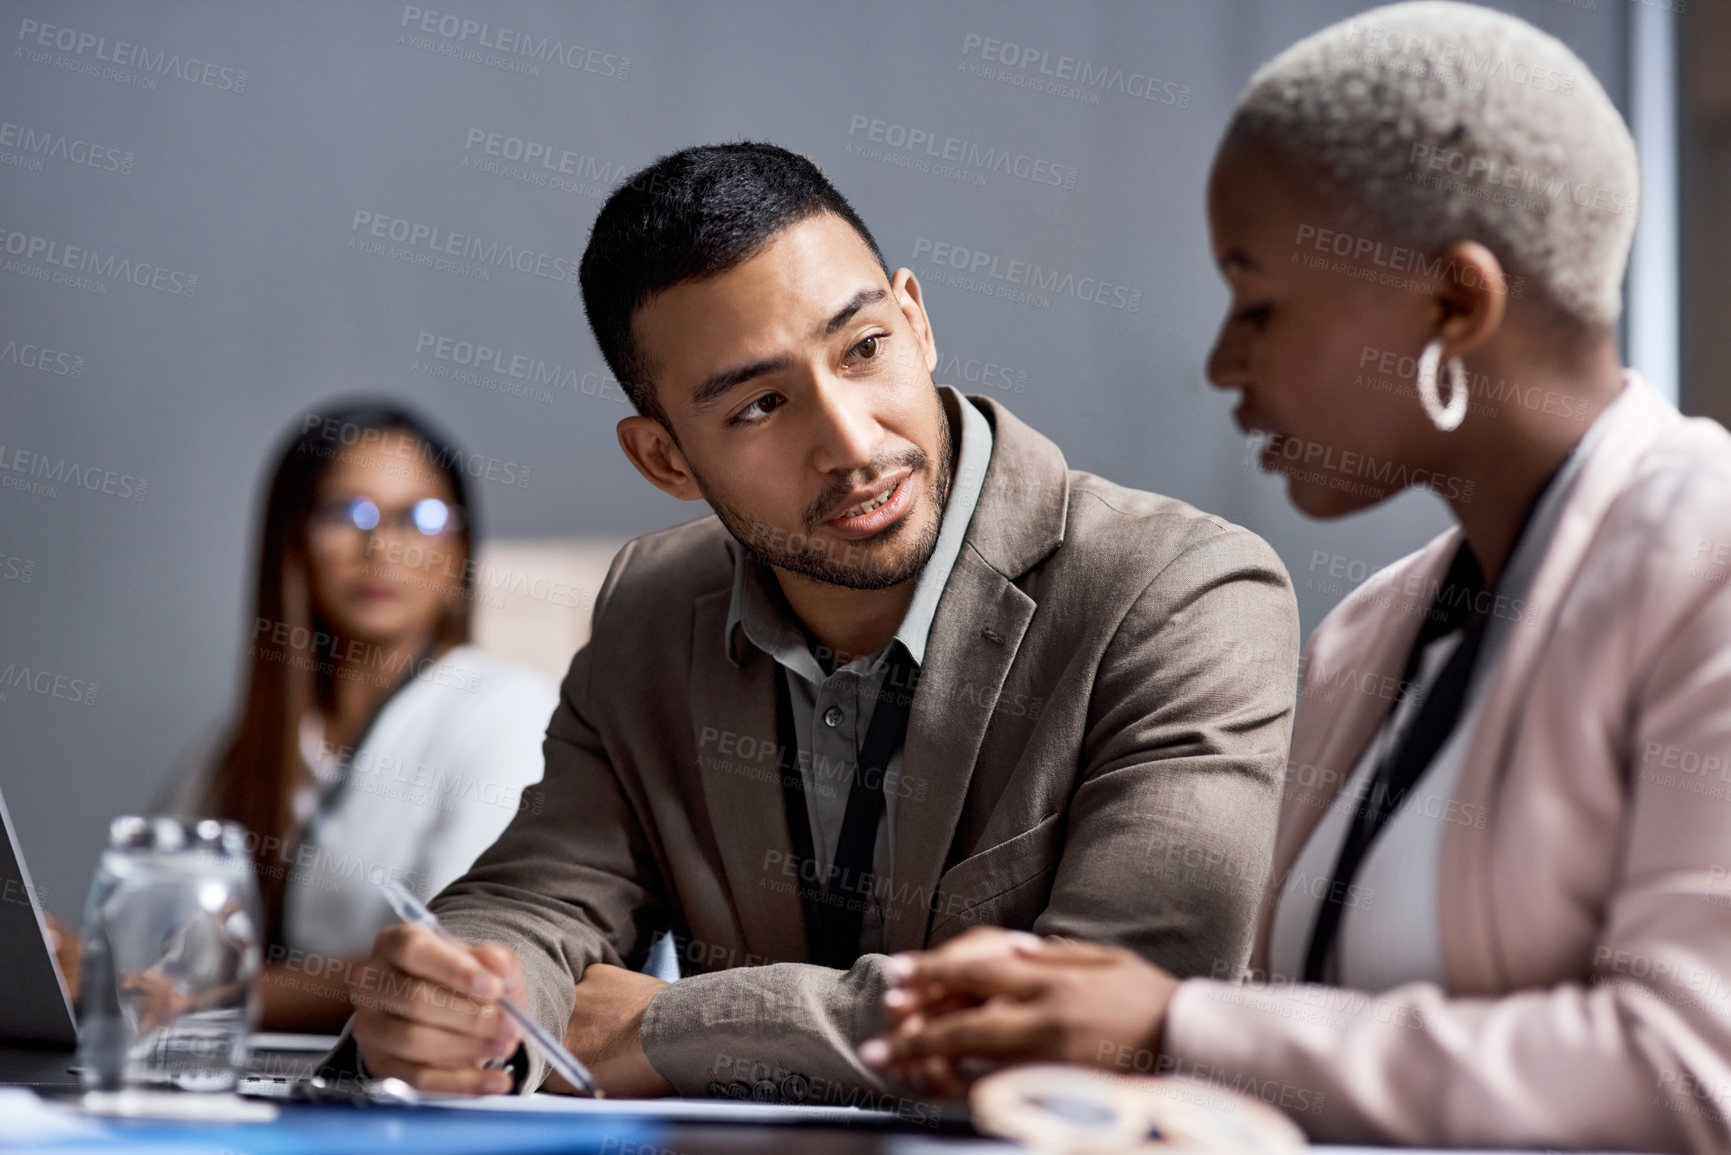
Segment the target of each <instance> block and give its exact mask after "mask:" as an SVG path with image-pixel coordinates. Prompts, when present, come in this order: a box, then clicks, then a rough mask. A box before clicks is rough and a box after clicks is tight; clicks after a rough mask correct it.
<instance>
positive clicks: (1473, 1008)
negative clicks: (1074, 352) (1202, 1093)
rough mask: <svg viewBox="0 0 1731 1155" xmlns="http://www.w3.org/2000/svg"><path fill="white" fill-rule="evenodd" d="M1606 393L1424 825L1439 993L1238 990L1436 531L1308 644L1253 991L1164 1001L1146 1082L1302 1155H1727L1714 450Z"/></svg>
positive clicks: (1413, 987)
mask: <svg viewBox="0 0 1731 1155" xmlns="http://www.w3.org/2000/svg"><path fill="white" fill-rule="evenodd" d="M1628 388H1629V390H1632V392H1631V393H1629V394H1628V395H1627V396H1625V397H1624V398H1623V404H1622V405H1621V406H1620V407H1619V409H1618V410H1617V411H1616V412H1615V413H1614V414H1612V416H1611V418H1610V424H1609V425H1608V427H1607V428H1606V430H1605V431H1604V433H1605V435H1604V436H1603V437H1602V438H1601V439H1600V440H1599V442H1598V444H1597V445H1596V446H1595V448H1594V449H1593V451H1592V453H1591V456H1590V457H1589V458H1588V459H1587V460H1586V461H1585V462H1584V463H1583V466H1582V469H1581V472H1580V474H1579V476H1578V478H1577V481H1576V485H1575V488H1574V490H1573V491H1572V492H1571V493H1570V495H1569V497H1568V499H1567V502H1566V504H1565V507H1564V509H1563V512H1562V517H1561V520H1560V521H1559V522H1558V524H1557V528H1556V531H1555V534H1554V536H1553V537H1552V539H1551V542H1550V544H1549V547H1548V549H1547V551H1546V554H1545V557H1544V559H1543V561H1542V563H1541V565H1540V568H1539V570H1538V572H1537V574H1536V576H1535V578H1534V581H1533V585H1532V588H1531V589H1530V591H1529V596H1528V597H1527V598H1526V599H1524V600H1523V602H1522V603H1520V604H1516V603H1509V604H1505V605H1503V606H1501V607H1498V608H1497V610H1496V611H1495V612H1498V613H1501V614H1503V615H1505V616H1507V617H1509V618H1510V619H1511V620H1515V621H1517V623H1518V627H1517V628H1516V629H1514V631H1513V635H1512V637H1511V640H1510V641H1509V643H1508V646H1507V648H1506V649H1505V650H1504V652H1503V656H1502V660H1501V662H1500V664H1499V665H1498V666H1497V667H1496V668H1495V669H1494V670H1493V671H1492V672H1491V674H1490V677H1491V679H1492V680H1491V682H1490V684H1489V687H1488V694H1489V698H1488V699H1487V701H1486V703H1485V708H1484V710H1483V712H1482V713H1481V715H1480V716H1479V718H1478V721H1477V725H1476V728H1475V729H1474V731H1473V733H1472V736H1471V738H1470V744H1469V747H1468V753H1467V756H1466V761H1465V764H1464V766H1463V767H1462V771H1461V777H1460V781H1459V784H1458V787H1457V790H1456V793H1455V799H1456V802H1457V805H1455V806H1453V807H1441V806H1439V807H1436V809H1437V814H1436V818H1437V820H1438V821H1440V822H1444V823H1445V824H1446V825H1445V829H1444V834H1443V839H1442V849H1441V861H1440V870H1439V874H1440V878H1439V891H1438V896H1437V897H1438V904H1439V912H1440V922H1441V927H1440V931H1441V948H1442V955H1443V958H1442V962H1443V973H1444V974H1445V975H1446V982H1445V983H1444V984H1443V985H1442V986H1441V987H1439V986H1437V985H1434V984H1430V983H1413V984H1410V985H1406V986H1402V987H1398V988H1396V989H1394V990H1390V991H1385V992H1368V993H1366V992H1353V991H1346V990H1337V989H1332V988H1326V987H1316V986H1306V985H1303V984H1293V983H1290V982H1287V981H1285V980H1283V979H1279V978H1275V979H1268V978H1267V976H1266V975H1265V974H1263V973H1262V972H1263V970H1264V969H1265V968H1266V965H1267V941H1268V934H1269V929H1270V927H1271V925H1272V921H1273V911H1274V899H1275V897H1276V896H1277V895H1278V893H1279V889H1280V884H1281V882H1282V880H1283V879H1284V878H1285V876H1286V872H1287V871H1288V870H1289V869H1290V868H1291V867H1292V864H1293V862H1294V861H1295V860H1296V859H1297V857H1298V855H1299V852H1300V850H1301V849H1302V847H1303V846H1304V843H1305V840H1306V838H1307V837H1308V836H1309V834H1310V832H1311V830H1312V829H1313V827H1314V826H1315V824H1316V823H1317V821H1318V820H1319V819H1320V818H1321V817H1322V814H1323V812H1324V810H1325V809H1326V808H1327V807H1328V805H1329V804H1330V802H1331V801H1332V800H1333V799H1334V797H1335V796H1336V794H1337V793H1338V791H1339V788H1340V786H1341V784H1342V781H1343V779H1344V778H1345V777H1346V776H1347V775H1348V774H1349V773H1350V772H1351V770H1352V767H1353V765H1354V764H1355V763H1356V761H1357V759H1358V757H1359V755H1360V753H1361V752H1362V751H1363V750H1364V748H1365V745H1366V744H1367V742H1368V741H1369V740H1370V738H1371V736H1372V735H1373V734H1374V733H1375V731H1376V730H1377V728H1378V726H1379V725H1380V723H1381V722H1382V720H1383V717H1384V715H1385V713H1386V712H1387V710H1388V709H1389V708H1390V706H1391V704H1392V702H1391V699H1392V694H1389V693H1386V692H1384V691H1385V689H1386V687H1387V686H1388V685H1390V684H1392V682H1393V680H1397V679H1399V677H1400V676H1401V671H1402V668H1403V664H1404V662H1405V659H1406V655H1407V652H1408V650H1409V649H1410V647H1411V645H1412V642H1413V639H1414V637H1415V636H1416V633H1417V630H1418V625H1419V619H1420V617H1421V616H1422V614H1423V613H1424V611H1425V610H1426V608H1427V607H1428V606H1429V604H1430V598H1431V596H1432V594H1433V592H1434V588H1435V583H1437V582H1439V581H1441V580H1442V578H1443V576H1444V574H1445V572H1446V570H1447V567H1448V563H1449V560H1450V558H1451V556H1452V554H1453V552H1454V550H1455V547H1456V544H1457V543H1458V541H1459V531H1458V530H1451V531H1450V532H1448V533H1446V534H1444V535H1442V536H1441V537H1439V538H1438V539H1436V540H1435V541H1433V542H1431V543H1430V545H1428V546H1426V547H1425V548H1424V549H1422V550H1420V551H1419V552H1417V553H1415V554H1413V555H1411V556H1410V557H1407V558H1405V559H1403V560H1401V561H1400V562H1398V563H1396V564H1395V565H1394V566H1392V567H1390V568H1389V569H1388V570H1385V571H1383V572H1382V573H1380V574H1378V575H1376V576H1375V577H1374V578H1373V579H1371V580H1370V581H1367V582H1366V583H1365V584H1364V585H1363V586H1361V587H1360V588H1359V589H1357V590H1355V591H1354V592H1353V594H1352V595H1351V596H1350V597H1348V598H1347V599H1346V600H1345V601H1344V602H1343V603H1342V604H1341V605H1340V606H1338V607H1337V608H1336V609H1335V611H1334V612H1333V613H1331V614H1330V615H1329V616H1328V618H1327V619H1326V620H1324V621H1323V623H1322V624H1321V625H1320V626H1318V627H1317V629H1316V632H1315V633H1314V634H1313V635H1312V636H1311V638H1310V641H1309V644H1308V646H1307V649H1306V653H1305V658H1304V667H1303V670H1304V685H1305V687H1306V690H1305V693H1304V695H1303V696H1301V698H1300V702H1299V709H1298V715H1297V719H1296V721H1295V723H1294V728H1293V738H1292V754H1291V759H1290V761H1289V763H1288V767H1287V781H1286V788H1285V793H1284V795H1283V798H1282V803H1281V819H1280V826H1279V831H1278V834H1277V842H1276V846H1275V857H1274V867H1273V874H1272V876H1271V879H1270V883H1269V887H1268V889H1267V892H1266V894H1265V897H1264V901H1263V910H1262V918H1261V923H1260V927H1259V932H1258V936H1257V946H1256V950H1255V953H1254V955H1253V957H1252V965H1253V966H1254V967H1255V968H1256V969H1257V972H1258V973H1257V974H1256V975H1254V976H1253V980H1255V981H1253V982H1252V983H1251V984H1249V985H1239V984H1236V983H1232V982H1228V981H1223V980H1210V979H1192V980H1189V981H1186V982H1185V983H1184V984H1182V986H1181V987H1180V990H1179V993H1178V995H1177V997H1176V998H1175V999H1174V1001H1173V1004H1172V1008H1171V1013H1170V1017H1169V1019H1168V1022H1167V1026H1166V1034H1165V1040H1164V1050H1165V1055H1164V1057H1163V1059H1162V1064H1163V1065H1166V1066H1171V1067H1174V1068H1175V1069H1176V1070H1178V1071H1181V1072H1188V1073H1191V1074H1194V1075H1199V1076H1204V1077H1211V1078H1216V1079H1221V1080H1224V1081H1225V1082H1227V1083H1228V1084H1230V1085H1236V1086H1238V1087H1240V1088H1241V1089H1243V1090H1246V1091H1248V1092H1250V1093H1252V1094H1256V1095H1258V1096H1259V1097H1261V1098H1263V1099H1265V1100H1267V1101H1269V1102H1275V1103H1279V1104H1281V1105H1283V1106H1284V1107H1285V1108H1286V1109H1287V1110H1288V1111H1289V1112H1290V1113H1292V1114H1293V1115H1294V1117H1295V1118H1297V1119H1298V1121H1299V1122H1300V1123H1301V1124H1303V1125H1304V1126H1305V1128H1306V1130H1307V1131H1308V1132H1309V1133H1310V1134H1311V1135H1312V1136H1313V1137H1316V1138H1320V1139H1330V1140H1346V1141H1373V1142H1393V1143H1406V1144H1421V1145H1432V1146H1436V1145H1448V1146H1454V1145H1459V1146H1493V1145H1496V1146H1553V1147H1577V1148H1579V1147H1597V1148H1614V1149H1630V1150H1633V1149H1640V1150H1684V1149H1688V1150H1698V1151H1706V1150H1713V1151H1728V1150H1731V1126H1728V1125H1727V1118H1728V1117H1731V435H1728V434H1727V433H1726V431H1725V430H1724V429H1723V428H1721V427H1720V426H1718V425H1716V424H1714V423H1713V422H1711V421H1706V420H1701V419H1685V418H1683V417H1681V416H1680V415H1679V414H1678V413H1677V412H1676V410H1674V409H1673V408H1672V407H1671V406H1670V405H1669V404H1668V403H1667V402H1665V401H1664V400H1663V399H1661V398H1660V397H1659V396H1658V395H1657V394H1655V393H1654V392H1652V390H1651V389H1650V388H1649V387H1648V386H1647V385H1646V384H1645V383H1644V382H1642V381H1641V380H1640V378H1639V377H1637V376H1635V375H1634V374H1630V384H1629V386H1628ZM1385 679H1386V681H1385ZM1319 687H1320V688H1321V689H1319Z"/></svg>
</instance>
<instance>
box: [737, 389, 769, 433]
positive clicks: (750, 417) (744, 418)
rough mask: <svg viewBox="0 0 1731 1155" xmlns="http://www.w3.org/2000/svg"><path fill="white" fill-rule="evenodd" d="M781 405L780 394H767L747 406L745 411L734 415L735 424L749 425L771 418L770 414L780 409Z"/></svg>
mask: <svg viewBox="0 0 1731 1155" xmlns="http://www.w3.org/2000/svg"><path fill="white" fill-rule="evenodd" d="M780 405H781V395H780V394H778V393H765V394H764V395H763V396H762V397H759V398H758V399H757V400H756V401H753V402H752V403H751V404H750V405H747V406H746V407H745V408H744V409H741V410H740V411H739V412H738V413H735V414H734V415H733V424H735V425H749V424H751V423H752V422H753V421H758V420H761V419H763V418H764V417H767V416H769V414H770V413H771V412H773V411H774V410H776V409H777V408H779V407H780Z"/></svg>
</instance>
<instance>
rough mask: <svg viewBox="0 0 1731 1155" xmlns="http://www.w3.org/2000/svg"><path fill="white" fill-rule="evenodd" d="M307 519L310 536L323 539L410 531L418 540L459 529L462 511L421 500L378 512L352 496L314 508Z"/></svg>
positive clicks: (430, 499)
mask: <svg viewBox="0 0 1731 1155" xmlns="http://www.w3.org/2000/svg"><path fill="white" fill-rule="evenodd" d="M310 520H311V525H312V530H313V533H314V534H315V535H318V536H320V537H323V538H326V539H330V538H332V537H335V536H343V535H346V534H347V533H348V532H349V531H351V530H357V529H358V530H360V531H361V532H362V533H383V532H385V531H386V530H387V529H391V530H396V531H398V532H407V531H408V530H411V529H412V530H414V531H415V533H416V534H418V535H419V536H421V537H438V536H439V535H440V534H444V533H455V532H456V531H457V530H459V529H461V528H462V526H463V511H462V510H461V509H458V508H457V507H456V506H454V505H450V504H448V503H446V502H443V501H440V500H439V499H438V498H436V497H424V498H422V499H421V500H420V501H417V502H415V504H413V505H411V506H408V507H406V508H403V509H393V510H381V509H380V508H379V506H378V503H377V502H375V501H373V500H372V499H371V498H367V497H355V498H350V499H349V500H347V501H328V502H325V503H324V504H323V505H320V506H316V507H315V508H314V509H313V511H312V516H311V519H310Z"/></svg>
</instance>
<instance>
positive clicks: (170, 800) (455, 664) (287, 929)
mask: <svg viewBox="0 0 1731 1155" xmlns="http://www.w3.org/2000/svg"><path fill="white" fill-rule="evenodd" d="M558 700H559V697H558V691H557V690H556V689H555V688H554V686H553V684H552V683H551V682H549V681H548V680H547V679H546V678H544V677H543V676H541V675H540V674H539V673H537V672H535V671H534V670H531V669H529V668H527V667H525V666H519V665H516V664H514V663H511V662H505V661H501V660H500V659H498V658H495V657H493V656H491V655H489V654H487V653H484V652H483V651H481V650H479V649H476V648H475V647H473V646H458V647H456V648H454V649H452V650H449V651H447V652H446V653H445V654H443V655H441V656H440V657H439V658H438V659H436V660H434V661H432V662H430V663H428V664H427V665H425V666H424V667H422V668H421V669H420V671H419V672H418V673H417V674H416V675H415V676H414V677H413V678H411V679H410V680H409V682H408V683H407V684H406V685H404V686H403V687H402V688H401V689H400V690H398V691H397V692H396V693H395V694H393V695H392V696H391V698H390V699H389V700H388V701H386V702H385V704H384V706H383V707H382V708H381V709H380V711H379V714H378V716H377V717H376V718H375V719H374V720H373V723H372V725H371V726H369V727H368V728H367V731H366V734H365V735H364V737H363V738H362V740H361V742H360V745H359V746H358V747H357V748H356V749H355V750H354V751H353V752H352V754H351V755H350V757H349V766H348V770H347V781H346V783H345V784H344V785H342V786H341V787H340V788H339V789H338V790H336V791H335V792H334V793H332V794H331V795H330V796H329V797H328V798H327V799H326V801H325V803H324V805H323V806H322V808H321V809H320V810H319V812H318V813H317V814H316V815H315V816H314V818H313V820H312V822H311V824H310V825H309V828H308V830H307V833H306V835H305V837H304V838H303V839H302V840H301V841H300V842H299V843H298V844H291V845H290V846H287V847H285V848H284V849H283V850H281V851H279V852H278V853H277V854H276V855H275V860H274V861H272V862H271V863H270V864H269V865H270V868H271V869H275V870H282V871H285V872H286V873H287V875H288V886H287V889H286V891H285V893H284V913H283V928H282V940H283V944H284V945H285V946H286V947H287V948H288V949H290V950H292V951H296V952H304V953H306V954H309V955H319V956H323V957H328V958H342V957H348V956H353V955H357V954H365V953H366V951H367V949H368V948H369V947H370V946H372V943H373V939H374V937H375V936H376V935H377V934H378V933H379V931H381V930H383V929H384V928H385V927H386V926H388V925H390V924H391V923H393V922H395V921H397V919H396V916H395V915H394V914H392V913H391V908H390V906H389V905H388V904H387V903H386V901H385V898H384V892H383V891H382V890H381V889H380V884H381V883H383V882H385V881H387V880H389V881H395V882H398V883H400V884H402V885H403V886H405V887H407V888H408V889H409V890H410V891H413V892H414V893H415V894H416V895H418V896H419V897H420V898H422V899H423V900H425V899H427V898H430V897H432V895H434V894H436V893H438V892H439V891H440V890H443V889H444V887H445V885H446V884H447V883H449V882H451V881H452V880H453V879H455V878H457V877H458V876H459V875H461V874H463V873H464V872H465V871H467V870H468V869H469V866H470V864H471V863H473V862H474V861H475V858H476V857H477V856H478V855H479V854H480V853H481V852H482V851H483V850H485V849H487V847H489V846H491V845H492V844H493V841H494V839H496V838H498V837H499V834H500V832H502V831H503V830H504V829H505V827H506V825H507V824H508V823H509V822H510V821H511V819H513V818H515V817H516V816H517V811H518V809H519V808H520V807H522V806H525V805H530V804H532V803H531V802H526V801H525V799H524V795H523V789H524V787H526V786H532V785H534V784H535V783H536V782H539V781H540V780H541V742H542V739H543V737H544V736H545V734H546V731H547V720H548V719H549V718H550V717H552V715H553V708H554V707H555V706H556V705H557V704H558ZM212 761H213V759H210V758H204V759H200V760H198V762H197V764H196V765H195V766H193V767H190V768H189V769H190V770H191V771H192V772H191V773H190V774H188V775H187V776H185V777H183V778H182V780H181V781H179V782H178V783H173V784H171V788H170V789H169V790H168V791H167V792H166V793H165V795H164V796H163V798H162V802H161V803H160V807H161V808H162V809H167V810H173V811H178V812H181V813H205V812H207V808H208V797H207V793H206V792H207V790H208V780H209V779H208V776H209V771H210V769H211V763H212ZM267 961H276V960H274V959H270V960H267Z"/></svg>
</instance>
